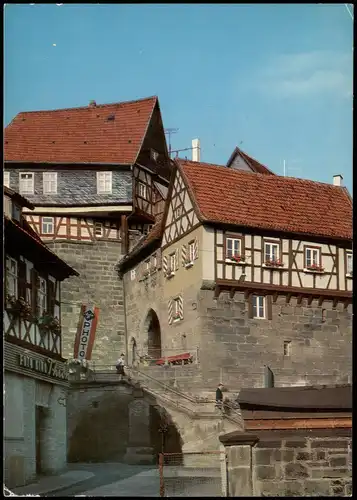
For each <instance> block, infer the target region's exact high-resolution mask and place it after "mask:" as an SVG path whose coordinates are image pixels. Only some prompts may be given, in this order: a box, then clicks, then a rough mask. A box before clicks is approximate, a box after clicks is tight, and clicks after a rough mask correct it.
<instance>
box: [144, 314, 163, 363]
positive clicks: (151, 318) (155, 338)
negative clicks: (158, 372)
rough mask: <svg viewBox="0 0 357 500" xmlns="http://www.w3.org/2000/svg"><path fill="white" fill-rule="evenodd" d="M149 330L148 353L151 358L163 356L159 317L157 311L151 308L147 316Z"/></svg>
mask: <svg viewBox="0 0 357 500" xmlns="http://www.w3.org/2000/svg"><path fill="white" fill-rule="evenodd" d="M146 324H147V332H148V355H149V356H150V358H153V359H159V358H161V329H160V322H159V318H158V317H157V314H156V312H155V311H153V310H152V309H150V311H149V313H148V316H147V321H146Z"/></svg>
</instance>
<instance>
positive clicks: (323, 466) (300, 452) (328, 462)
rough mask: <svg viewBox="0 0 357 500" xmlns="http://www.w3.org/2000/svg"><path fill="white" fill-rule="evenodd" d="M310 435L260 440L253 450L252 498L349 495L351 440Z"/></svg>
mask: <svg viewBox="0 0 357 500" xmlns="http://www.w3.org/2000/svg"><path fill="white" fill-rule="evenodd" d="M311 434H312V436H311V437H310V436H309V437H306V435H305V436H302V435H300V436H296V435H295V436H291V437H285V438H283V439H275V440H271V441H259V443H258V444H257V445H256V446H255V447H254V448H253V450H252V477H253V484H254V496H321V495H323V496H325V495H326V496H346V495H350V494H351V492H352V490H351V488H352V464H351V438H350V437H341V436H338V431H337V432H336V435H335V436H333V435H331V434H330V435H329V436H328V437H327V436H319V437H315V436H314V432H313V431H312V432H311Z"/></svg>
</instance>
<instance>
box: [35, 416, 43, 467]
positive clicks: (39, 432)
mask: <svg viewBox="0 0 357 500" xmlns="http://www.w3.org/2000/svg"><path fill="white" fill-rule="evenodd" d="M35 408H36V414H35V426H36V474H41V472H42V457H41V448H42V446H43V444H42V443H43V428H44V419H45V412H44V408H42V406H36V407H35Z"/></svg>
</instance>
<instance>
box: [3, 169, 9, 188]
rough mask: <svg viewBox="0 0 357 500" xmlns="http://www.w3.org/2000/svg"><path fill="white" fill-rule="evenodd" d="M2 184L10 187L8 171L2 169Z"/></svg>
mask: <svg viewBox="0 0 357 500" xmlns="http://www.w3.org/2000/svg"><path fill="white" fill-rule="evenodd" d="M4 186H6V187H8V188H9V187H10V172H5V171H4Z"/></svg>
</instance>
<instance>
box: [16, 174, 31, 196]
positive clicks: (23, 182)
mask: <svg viewBox="0 0 357 500" xmlns="http://www.w3.org/2000/svg"><path fill="white" fill-rule="evenodd" d="M19 177H20V182H19V185H20V187H19V189H20V193H21V194H33V193H34V174H33V172H20V173H19Z"/></svg>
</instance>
